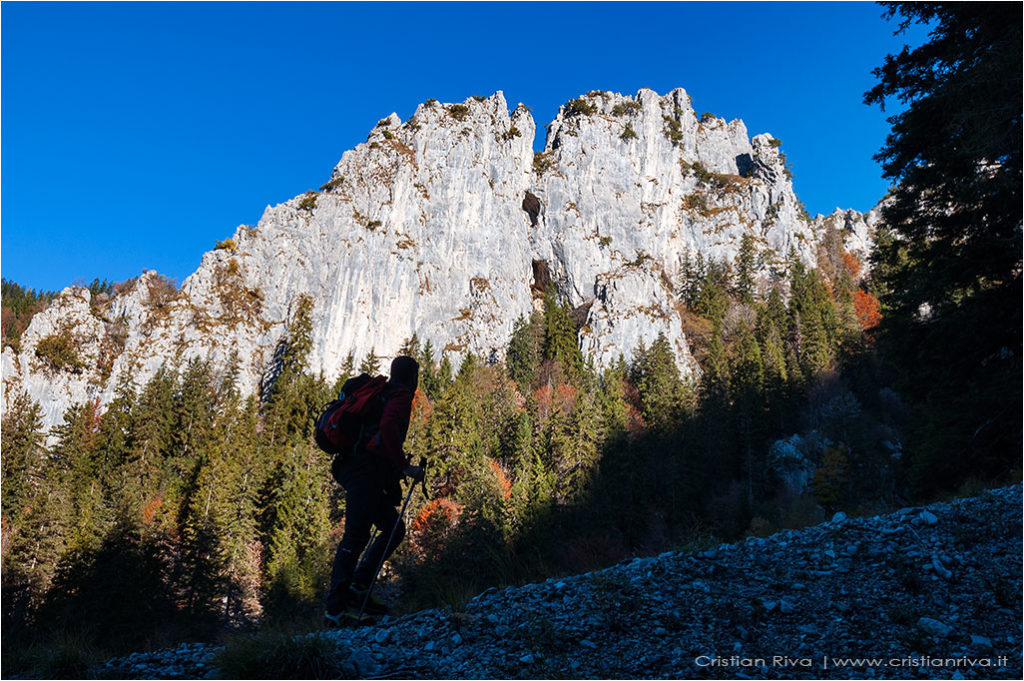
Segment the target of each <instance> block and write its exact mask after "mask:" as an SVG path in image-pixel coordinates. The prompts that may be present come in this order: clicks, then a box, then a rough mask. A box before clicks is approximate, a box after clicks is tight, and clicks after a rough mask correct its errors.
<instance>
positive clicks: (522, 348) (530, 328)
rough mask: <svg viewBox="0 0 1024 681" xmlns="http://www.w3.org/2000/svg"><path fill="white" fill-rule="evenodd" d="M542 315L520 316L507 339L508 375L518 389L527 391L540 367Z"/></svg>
mask: <svg viewBox="0 0 1024 681" xmlns="http://www.w3.org/2000/svg"><path fill="white" fill-rule="evenodd" d="M541 320H542V317H541V315H540V313H537V312H534V313H533V314H532V315H531V316H530V318H529V320H527V319H526V318H525V317H520V318H519V319H517V320H516V322H515V324H514V325H513V327H512V338H511V339H510V340H509V344H508V353H507V357H508V359H507V366H508V371H509V375H510V376H511V377H512V380H513V381H515V382H516V385H518V386H519V389H520V390H521V391H523V392H529V391H530V390H531V388H532V386H533V383H534V379H535V378H536V376H537V370H538V368H539V367H540V361H541V352H542V347H543V342H544V336H543V328H544V327H543V326H542V322H541Z"/></svg>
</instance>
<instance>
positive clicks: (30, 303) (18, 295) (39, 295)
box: [0, 279, 57, 347]
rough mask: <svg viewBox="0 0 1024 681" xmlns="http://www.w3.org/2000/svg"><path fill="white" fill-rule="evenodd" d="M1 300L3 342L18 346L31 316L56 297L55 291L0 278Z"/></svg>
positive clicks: (44, 307)
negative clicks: (25, 286)
mask: <svg viewBox="0 0 1024 681" xmlns="http://www.w3.org/2000/svg"><path fill="white" fill-rule="evenodd" d="M0 287H2V294H0V295H2V300H3V343H4V345H5V346H7V345H13V346H14V347H17V346H18V341H19V339H20V338H21V334H22V332H23V331H24V330H25V329H26V328H28V323H29V322H30V321H31V320H32V316H33V315H34V314H35V313H37V312H41V311H42V310H44V309H46V307H47V306H48V305H49V304H50V301H51V300H53V299H54V298H56V297H57V292H56V291H40V292H36V291H35V290H33V289H30V288H29V289H24V288H22V287H21V286H19V285H18V284H16V283H15V282H13V281H9V280H7V279H3V280H0Z"/></svg>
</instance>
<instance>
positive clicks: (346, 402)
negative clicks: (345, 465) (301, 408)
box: [313, 374, 387, 458]
mask: <svg viewBox="0 0 1024 681" xmlns="http://www.w3.org/2000/svg"><path fill="white" fill-rule="evenodd" d="M386 385H387V378H385V377H384V376H377V377H376V378H370V376H369V375H368V374H360V375H359V376H357V377H355V378H350V379H349V380H347V381H345V385H344V387H343V388H342V390H341V393H340V394H339V395H338V399H336V400H334V401H333V402H331V403H330V404H328V405H327V406H326V407H324V410H323V412H321V414H320V416H319V417H317V420H316V424H315V426H314V429H313V436H314V438H315V439H316V444H317V446H319V447H320V449H322V450H324V451H325V452H327V453H328V454H335V455H339V454H340V455H342V457H344V458H347V457H348V455H349V454H352V453H353V452H354V451H355V449H356V447H357V446H358V445H359V443H360V441H362V440H363V438H364V436H365V435H367V434H368V432H367V431H368V429H370V428H372V427H374V426H376V425H378V424H377V423H374V422H373V421H374V417H376V418H377V419H379V418H380V409H379V407H380V401H381V400H380V398H381V394H382V393H383V392H384V387H385V386H386Z"/></svg>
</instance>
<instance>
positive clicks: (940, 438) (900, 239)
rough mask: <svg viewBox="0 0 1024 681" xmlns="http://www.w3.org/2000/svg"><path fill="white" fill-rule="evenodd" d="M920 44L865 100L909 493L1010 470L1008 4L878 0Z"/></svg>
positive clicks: (1017, 21) (1013, 196) (1013, 357)
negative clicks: (881, 128) (881, 142)
mask: <svg viewBox="0 0 1024 681" xmlns="http://www.w3.org/2000/svg"><path fill="white" fill-rule="evenodd" d="M888 16H889V18H893V19H897V18H898V19H899V20H900V22H901V23H900V29H901V30H902V29H903V28H905V27H907V26H909V25H910V24H913V23H928V24H929V26H930V27H931V33H930V34H929V40H928V42H927V43H925V44H923V45H921V46H920V47H918V48H916V49H914V50H909V49H905V50H904V51H902V52H901V53H900V54H898V55H889V56H887V57H886V59H885V62H884V64H883V65H882V66H881V67H879V68H877V69H876V70H875V75H876V77H877V78H878V81H879V82H878V84H877V85H876V86H875V87H874V88H872V89H871V90H870V91H869V92H868V93H867V94H866V95H865V101H866V102H867V103H876V104H880V105H884V104H885V102H886V101H887V100H888V99H889V98H893V97H895V98H897V99H898V100H899V101H901V102H902V103H904V104H906V105H907V108H906V110H904V111H903V112H902V113H899V114H896V115H894V116H892V117H891V118H890V119H889V121H890V122H891V123H892V126H893V127H892V131H891V133H890V134H889V137H888V138H887V140H886V144H885V146H884V147H883V148H882V150H881V152H879V154H878V155H877V157H876V158H877V159H878V160H879V161H881V162H882V164H883V168H884V170H885V175H886V177H888V178H890V179H891V180H892V181H893V182H894V184H895V187H894V189H893V190H892V194H891V197H892V202H891V203H890V204H889V205H888V206H887V207H886V208H885V210H884V214H883V215H884V219H885V222H886V225H887V230H886V231H884V232H883V233H882V236H881V238H880V240H879V242H878V246H877V247H876V250H875V253H874V256H873V262H874V264H875V272H874V280H875V283H874V286H875V290H876V292H878V293H879V294H880V300H881V302H882V305H883V310H884V311H885V315H884V318H883V321H882V328H881V332H882V333H881V341H882V347H883V348H884V349H885V351H886V353H887V356H888V357H889V358H890V359H891V360H892V362H893V363H894V364H895V365H896V366H897V367H900V368H901V370H903V371H904V374H903V377H902V381H901V388H902V391H903V393H904V394H905V395H906V397H907V398H908V399H909V400H910V402H911V407H912V423H913V428H912V429H911V433H910V442H909V443H908V450H909V451H908V455H909V456H910V457H911V459H912V461H913V462H914V467H913V472H914V479H915V482H916V488H917V490H918V491H919V492H921V493H928V492H931V491H934V490H937V489H949V488H953V487H955V486H956V485H958V484H959V483H960V482H962V481H963V480H964V479H965V478H967V477H969V476H972V475H977V476H982V477H988V478H991V477H997V476H1004V475H1007V473H1008V472H1009V471H1011V470H1016V471H1017V473H1014V474H1012V478H1013V479H1017V476H1018V475H1019V470H1020V468H1019V465H1020V457H1019V455H1020V451H1021V431H1022V427H1021V411H1022V407H1021V390H1020V375H1021V361H1020V357H1021V352H1020V348H1021V327H1022V323H1021V316H1020V313H1021V305H1020V301H1021V295H1022V294H1021V278H1020V276H1021V275H1020V273H1021V229H1020V223H1021V196H1020V190H1021V184H1022V176H1021V143H1020V139H1021V99H1020V92H1021V81H1022V63H1021V50H1020V44H1021V7H1020V5H1019V4H1014V3H1005V4H1004V3H964V4H941V3H920V4H916V3H898V4H889V5H888Z"/></svg>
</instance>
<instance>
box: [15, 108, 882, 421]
mask: <svg viewBox="0 0 1024 681" xmlns="http://www.w3.org/2000/svg"><path fill="white" fill-rule="evenodd" d="M534 134H535V123H534V120H533V118H532V116H531V115H530V112H529V109H528V108H527V107H525V106H523V105H521V104H520V105H519V106H517V107H516V108H515V109H514V110H513V111H511V113H510V111H509V109H508V106H507V104H506V101H505V98H504V97H503V95H502V93H500V92H498V93H496V94H494V95H493V96H491V97H489V98H483V97H477V98H470V99H467V100H466V101H465V102H462V103H458V104H442V103H439V102H436V101H434V100H430V101H428V102H425V103H423V104H421V105H420V106H419V107H418V108H417V110H416V113H415V114H414V115H413V116H412V117H410V118H409V119H408V120H407V121H404V122H403V121H401V120H400V118H399V117H398V116H397V115H395V114H391V115H390V116H388V117H387V118H385V119H382V120H381V121H380V122H379V123H378V124H377V126H376V127H375V128H374V129H373V130H372V131H371V132H370V134H369V137H368V138H367V141H366V142H365V143H364V144H360V145H358V146H357V147H356V148H355V149H352V150H350V151H347V152H346V153H345V154H344V155H343V156H342V158H341V161H340V162H339V163H338V165H337V166H336V167H335V168H334V171H333V173H332V175H331V177H330V179H329V181H328V182H327V183H326V184H325V185H324V186H323V187H322V188H321V191H320V192H308V193H306V194H304V195H302V196H298V197H296V198H294V199H292V200H291V201H288V202H285V203H283V204H280V205H277V206H273V207H268V208H267V209H266V211H265V212H264V214H263V217H262V218H261V219H260V221H259V223H258V224H257V225H256V226H255V227H249V226H242V227H239V228H238V230H237V231H236V232H235V234H234V236H233V237H232V238H230V239H227V240H225V241H223V242H221V243H220V244H218V247H217V248H215V249H214V250H212V251H210V252H208V253H206V254H205V255H204V256H203V260H202V263H201V264H200V266H199V268H198V269H197V270H196V272H195V273H193V274H192V275H191V276H189V277H188V278H187V279H186V280H185V282H184V283H183V285H182V287H181V289H180V291H175V290H173V288H169V287H168V286H167V285H166V283H165V282H164V280H163V279H162V278H161V277H160V276H158V275H157V274H156V273H153V272H146V273H145V274H143V275H142V276H141V277H139V278H138V280H136V281H135V282H133V285H131V286H128V287H125V290H124V291H120V292H119V293H118V294H117V295H115V296H114V297H113V298H112V299H109V300H92V299H91V298H90V295H89V293H88V291H85V290H84V289H81V288H69V289H66V290H65V291H64V292H63V293H62V295H61V296H60V297H59V298H58V299H57V300H56V301H55V302H54V303H53V305H52V306H51V307H50V308H49V309H48V310H46V311H45V312H43V313H40V314H38V315H37V316H36V317H35V318H34V319H33V321H32V323H31V325H30V326H29V328H28V330H27V331H26V332H25V334H24V335H23V337H22V339H21V344H20V348H19V350H18V351H15V350H14V349H12V348H6V349H5V350H4V352H3V379H4V384H5V387H6V388H10V387H15V386H18V385H20V386H23V387H24V388H25V389H26V390H27V391H28V392H29V394H30V395H31V397H32V398H33V399H35V400H36V401H38V402H40V404H41V405H42V406H43V409H44V413H45V421H46V424H47V425H55V424H57V423H60V421H61V417H62V414H63V412H64V410H65V409H66V408H67V407H68V406H69V405H70V404H72V403H75V402H81V401H85V400H98V401H99V402H100V404H104V403H106V402H108V401H109V400H110V399H111V397H112V395H113V394H114V390H115V387H116V385H117V384H118V382H119V381H120V380H123V379H125V378H129V379H131V380H132V381H134V382H135V383H136V384H137V385H142V384H143V383H145V381H146V380H148V378H149V377H150V376H152V375H153V373H155V371H156V370H157V369H158V368H159V366H160V365H161V364H163V363H164V362H168V361H173V360H175V359H178V360H187V359H189V358H191V357H194V356H201V357H210V358H211V359H212V360H213V361H214V362H215V363H217V364H219V365H223V364H225V363H227V362H228V361H229V360H230V358H231V357H232V356H235V357H237V359H238V362H239V366H240V372H241V373H240V381H241V385H242V389H243V390H244V391H246V392H251V391H254V390H257V389H259V387H260V386H261V382H263V381H264V376H265V373H266V371H267V368H268V366H270V365H271V363H272V360H273V356H274V352H275V348H276V347H277V346H278V344H279V343H280V341H281V340H282V338H283V337H284V336H285V334H286V332H287V325H288V322H289V319H290V315H292V314H293V313H294V306H295V303H296V301H297V300H298V298H299V296H300V295H302V294H307V295H309V296H310V297H311V298H312V300H313V303H314V310H313V319H314V345H313V352H312V357H311V362H312V367H313V369H314V370H315V371H323V372H324V374H325V375H326V376H328V377H331V376H334V375H336V374H337V373H338V371H339V369H340V368H341V365H342V363H343V362H344V360H345V358H346V356H347V355H349V354H350V353H352V354H353V355H354V356H355V358H356V360H357V361H358V360H359V359H360V358H361V357H363V356H365V355H366V354H367V353H369V352H370V351H371V350H373V351H375V352H376V354H377V355H379V356H384V357H387V356H389V355H393V354H395V353H396V352H397V351H398V349H399V347H400V345H401V344H402V342H403V341H404V340H405V339H407V338H409V337H411V336H412V335H413V334H414V333H415V334H417V335H418V337H419V339H420V340H421V341H424V342H425V341H427V340H429V341H430V342H431V343H432V344H433V347H434V348H436V349H437V350H438V351H443V352H444V353H448V354H452V355H460V354H462V353H465V352H474V353H478V354H482V355H485V356H493V357H500V356H502V354H503V352H504V348H505V346H506V344H507V342H508V339H509V337H510V334H511V331H512V327H513V324H514V322H515V320H516V319H517V318H518V317H520V316H522V315H528V314H529V313H530V312H531V311H532V310H533V309H534V306H535V304H536V299H537V296H538V294H539V292H540V291H542V290H543V287H544V285H545V283H546V281H547V280H548V279H550V281H552V282H553V283H554V284H555V286H556V287H557V288H558V290H559V292H560V293H561V294H562V295H563V296H565V297H566V299H567V300H568V301H569V302H570V303H571V304H572V305H573V306H574V307H575V308H577V309H578V311H579V313H580V315H581V316H583V318H584V319H585V321H584V323H583V325H582V328H581V330H580V343H581V347H582V348H583V350H584V352H585V353H586V354H588V355H591V356H593V357H594V359H595V361H596V362H597V364H598V365H606V364H607V363H608V362H609V361H611V360H613V359H615V358H616V357H618V355H619V354H620V353H623V354H625V355H626V356H627V357H628V356H629V354H630V352H631V351H632V350H633V349H634V348H635V347H637V345H638V344H640V343H646V344H649V343H650V342H651V341H652V340H653V339H654V338H656V337H657V335H658V334H659V333H664V334H665V335H666V336H667V337H668V339H669V340H670V342H671V343H672V346H673V348H674V350H675V353H676V357H677V360H678V363H679V365H680V368H681V369H682V371H683V372H684V373H693V372H697V371H699V367H697V366H696V363H695V362H694V361H693V359H692V357H691V355H690V352H689V348H688V345H687V341H686V338H685V336H684V334H683V330H682V325H681V321H680V317H679V314H678V312H677V296H676V295H675V292H674V289H675V287H676V286H678V283H679V276H680V272H681V268H682V264H683V262H684V258H685V257H686V255H687V254H690V256H695V255H696V254H697V253H701V254H703V256H704V258H716V259H725V260H732V259H734V258H735V257H736V254H737V252H738V249H739V244H740V240H741V238H742V236H743V235H744V234H747V233H749V234H751V235H752V236H754V237H755V240H756V243H757V244H758V245H759V248H760V249H761V251H762V257H761V259H760V262H761V279H762V282H763V283H767V282H768V281H769V280H770V278H771V276H772V275H773V273H778V272H779V271H780V270H781V268H782V266H783V263H784V260H785V258H786V256H787V254H788V253H789V252H790V250H791V249H795V250H796V252H797V253H798V254H799V255H800V257H802V258H803V259H804V260H805V261H806V262H808V263H809V264H813V262H814V260H815V257H816V249H817V245H818V243H819V242H820V241H821V239H822V236H823V234H824V230H825V227H826V224H827V223H828V221H831V223H832V224H834V225H835V226H836V227H838V228H839V229H840V230H841V231H842V233H843V234H844V235H846V238H847V241H848V247H849V248H851V249H854V250H857V251H858V252H859V253H861V254H862V255H863V254H866V252H867V251H868V249H869V248H870V230H871V228H872V226H873V225H874V221H875V219H876V218H875V217H874V215H873V213H874V212H872V213H871V214H868V215H867V216H864V215H861V214H859V213H856V212H854V211H845V212H844V211H837V213H835V214H833V215H832V216H829V217H827V218H826V217H822V216H819V217H818V218H816V219H813V220H812V219H811V218H810V217H809V216H807V215H806V213H805V212H804V210H803V207H802V205H801V204H800V202H799V200H798V199H797V197H796V195H795V194H794V193H793V189H792V185H791V182H790V179H789V173H788V171H787V169H786V167H785V160H784V158H783V157H782V156H781V154H780V152H779V148H778V143H777V141H775V140H774V139H773V138H772V137H771V136H770V135H768V134H761V135H757V136H755V137H754V138H753V139H749V138H748V134H747V130H746V128H745V126H744V125H743V123H742V122H741V121H738V120H737V121H732V122H726V121H724V120H721V119H717V118H713V117H708V116H703V117H701V119H698V117H697V115H696V114H695V112H694V111H693V109H692V107H691V106H690V103H689V97H688V96H687V95H686V93H685V92H684V91H683V90H681V89H677V90H674V91H672V92H671V93H669V94H667V95H665V96H659V95H658V94H657V93H655V92H653V91H651V90H647V89H644V90H641V91H640V92H638V93H637V94H636V95H635V96H633V97H629V96H622V95H619V94H613V93H601V92H594V93H589V94H587V95H584V96H583V97H580V98H579V99H575V100H572V101H570V102H569V103H567V104H566V105H565V106H563V107H562V108H561V110H560V111H559V114H558V116H557V117H556V119H555V120H554V121H553V122H552V123H551V124H550V126H549V130H548V135H547V139H546V144H545V149H544V151H543V152H542V153H539V154H536V155H535V154H534V150H533V141H534ZM48 338H49V339H50V341H48V342H49V343H50V344H52V339H53V338H64V339H67V340H70V341H72V343H73V345H74V347H75V348H76V352H77V356H76V361H74V362H70V363H68V362H64V361H58V360H55V359H54V358H53V357H51V356H50V355H49V354H48V353H47V352H39V350H40V343H41V342H44V341H46V339H48ZM5 394H10V390H5ZM5 403H6V400H5ZM4 406H5V407H6V404H5V405H4Z"/></svg>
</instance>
